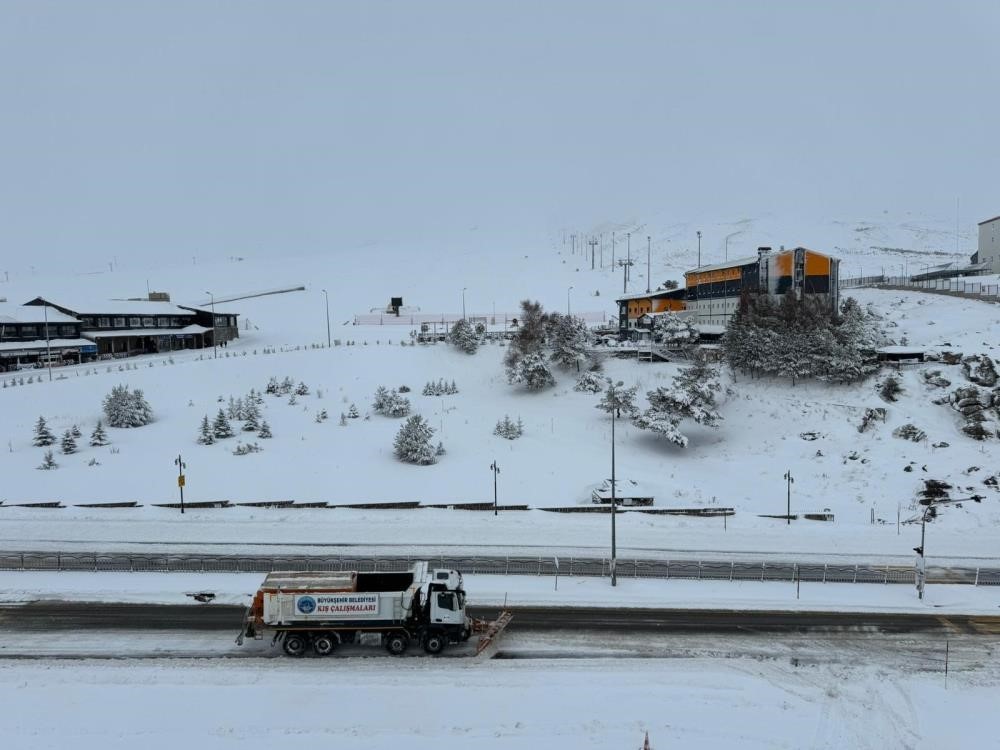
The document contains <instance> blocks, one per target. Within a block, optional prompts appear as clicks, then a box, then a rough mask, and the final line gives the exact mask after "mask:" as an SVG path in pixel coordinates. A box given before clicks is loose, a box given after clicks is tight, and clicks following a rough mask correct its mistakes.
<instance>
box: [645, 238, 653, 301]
mask: <svg viewBox="0 0 1000 750" xmlns="http://www.w3.org/2000/svg"><path fill="white" fill-rule="evenodd" d="M652 246H653V238H652V237H650V236H649V235H648V234H647V235H646V294H649V257H650V250H651V248H652Z"/></svg>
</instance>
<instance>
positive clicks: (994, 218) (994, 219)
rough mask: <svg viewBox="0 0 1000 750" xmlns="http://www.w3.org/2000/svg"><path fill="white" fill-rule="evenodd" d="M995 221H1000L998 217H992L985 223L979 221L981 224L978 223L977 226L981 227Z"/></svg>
mask: <svg viewBox="0 0 1000 750" xmlns="http://www.w3.org/2000/svg"><path fill="white" fill-rule="evenodd" d="M997 219H1000V216H994V217H993V218H992V219H987V220H986V221H981V222H979V226H982V225H983V224H991V223H993V222H994V221H996V220H997Z"/></svg>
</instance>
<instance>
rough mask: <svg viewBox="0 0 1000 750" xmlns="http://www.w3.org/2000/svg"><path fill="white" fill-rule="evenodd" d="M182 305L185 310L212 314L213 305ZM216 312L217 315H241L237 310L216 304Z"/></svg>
mask: <svg viewBox="0 0 1000 750" xmlns="http://www.w3.org/2000/svg"><path fill="white" fill-rule="evenodd" d="M180 307H183V308H184V309H185V310H191V311H193V312H200V313H206V314H208V315H211V314H212V306H211V305H205V306H204V307H202V306H200V305H198V306H195V305H180ZM215 314H216V315H239V313H238V312H235V311H233V310H226V309H225V308H222V307H219V306H218V305H216V306H215Z"/></svg>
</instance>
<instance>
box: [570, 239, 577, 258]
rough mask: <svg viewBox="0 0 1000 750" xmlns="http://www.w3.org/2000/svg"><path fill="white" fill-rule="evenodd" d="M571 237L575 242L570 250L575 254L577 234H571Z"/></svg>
mask: <svg viewBox="0 0 1000 750" xmlns="http://www.w3.org/2000/svg"><path fill="white" fill-rule="evenodd" d="M570 237H571V238H572V240H573V244H572V245H571V246H570V252H571V253H572V254H573V255H576V235H575V234H571V235H570Z"/></svg>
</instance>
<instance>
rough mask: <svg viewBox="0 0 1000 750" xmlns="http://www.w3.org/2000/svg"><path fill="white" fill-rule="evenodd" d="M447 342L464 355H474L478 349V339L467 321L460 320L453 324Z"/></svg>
mask: <svg viewBox="0 0 1000 750" xmlns="http://www.w3.org/2000/svg"><path fill="white" fill-rule="evenodd" d="M448 341H449V343H451V344H452V345H453V346H455V347H457V348H458V349H459V350H461V351H463V352H465V353H466V354H475V353H476V349H478V348H479V337H478V336H477V335H476V332H475V330H473V328H472V325H471V324H470V323H469V321H468V320H466V319H465V318H462V319H461V320H458V321H456V322H455V325H453V326H452V327H451V331H450V332H449V333H448Z"/></svg>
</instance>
